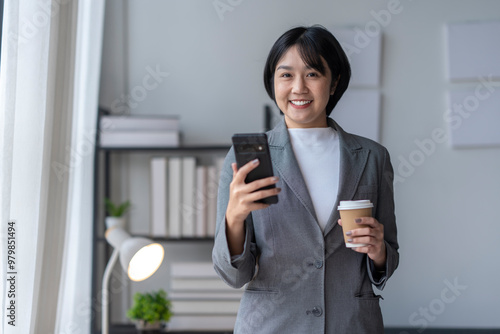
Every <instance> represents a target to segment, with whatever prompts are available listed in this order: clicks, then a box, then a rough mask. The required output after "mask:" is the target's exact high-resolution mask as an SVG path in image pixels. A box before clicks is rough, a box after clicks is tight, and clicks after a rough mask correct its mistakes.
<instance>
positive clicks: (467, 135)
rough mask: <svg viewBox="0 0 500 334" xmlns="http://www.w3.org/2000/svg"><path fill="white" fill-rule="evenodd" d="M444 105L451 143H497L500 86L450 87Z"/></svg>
mask: <svg viewBox="0 0 500 334" xmlns="http://www.w3.org/2000/svg"><path fill="white" fill-rule="evenodd" d="M479 92H480V93H481V94H479ZM448 108H449V109H448V112H447V113H446V117H445V120H446V122H447V124H448V128H449V133H450V138H451V146H452V147H454V148H462V147H488V146H500V90H493V91H489V90H487V89H486V88H485V87H483V89H482V90H480V89H478V88H476V89H470V90H461V91H451V92H449V93H448Z"/></svg>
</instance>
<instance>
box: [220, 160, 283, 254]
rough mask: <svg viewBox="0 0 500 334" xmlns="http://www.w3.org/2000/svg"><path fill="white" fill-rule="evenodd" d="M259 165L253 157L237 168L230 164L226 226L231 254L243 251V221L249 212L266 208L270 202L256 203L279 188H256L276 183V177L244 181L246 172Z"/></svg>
mask: <svg viewBox="0 0 500 334" xmlns="http://www.w3.org/2000/svg"><path fill="white" fill-rule="evenodd" d="M258 165H259V160H258V159H255V160H253V161H250V162H249V163H247V164H246V165H244V166H242V167H241V168H240V169H237V167H236V163H233V164H232V165H231V167H232V169H233V180H232V181H231V184H230V185H229V202H228V204H227V209H226V226H227V237H228V242H229V248H230V250H231V254H232V255H236V254H240V253H241V252H242V251H243V242H244V239H245V231H244V228H243V227H244V226H243V223H244V221H245V219H246V218H247V216H248V215H249V214H250V212H252V211H254V210H260V209H264V208H267V207H268V206H269V205H270V204H265V203H257V202H256V201H258V200H261V199H263V198H266V197H269V196H273V195H277V194H278V193H279V192H280V191H281V189H280V188H271V189H263V190H258V189H260V188H263V187H267V186H270V185H272V184H276V182H278V177H276V176H271V177H267V178H264V179H260V180H256V181H253V182H250V183H248V184H247V183H245V178H246V177H247V175H248V173H250V171H252V170H253V169H255V168H256V167H257V166H258Z"/></svg>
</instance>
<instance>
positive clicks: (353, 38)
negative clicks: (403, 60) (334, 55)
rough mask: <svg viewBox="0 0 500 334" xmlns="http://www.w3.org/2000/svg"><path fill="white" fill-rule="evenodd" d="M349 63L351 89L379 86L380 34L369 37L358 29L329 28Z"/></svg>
mask: <svg viewBox="0 0 500 334" xmlns="http://www.w3.org/2000/svg"><path fill="white" fill-rule="evenodd" d="M330 31H331V32H332V33H333V34H334V35H335V37H336V38H337V40H338V41H339V43H340V45H342V48H343V49H344V52H345V53H346V54H347V57H348V58H349V62H350V63H351V72H352V73H351V81H350V83H349V86H352V87H376V86H378V85H379V84H380V64H381V55H382V33H379V34H376V35H371V36H369V35H368V34H367V33H366V32H364V31H362V30H360V29H347V28H330Z"/></svg>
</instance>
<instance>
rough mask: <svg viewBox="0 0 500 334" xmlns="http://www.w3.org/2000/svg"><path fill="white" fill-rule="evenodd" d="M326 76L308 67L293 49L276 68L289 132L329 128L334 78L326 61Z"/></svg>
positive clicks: (277, 90)
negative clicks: (327, 117) (327, 111)
mask: <svg viewBox="0 0 500 334" xmlns="http://www.w3.org/2000/svg"><path fill="white" fill-rule="evenodd" d="M322 61H323V65H324V68H325V73H324V74H322V73H321V72H319V71H318V70H316V69H314V68H311V67H310V66H309V65H307V64H306V63H304V61H303V60H302V58H301V56H300V52H299V50H298V49H297V46H292V47H290V49H289V50H288V51H287V52H286V53H285V54H284V55H283V57H282V58H281V59H280V60H279V61H278V63H277V65H276V71H275V72H274V94H275V95H274V96H275V99H276V103H277V104H278V107H279V108H280V110H281V111H282V112H283V113H284V114H285V122H286V125H287V127H288V128H317V127H326V126H327V122H326V105H327V103H328V100H329V98H330V95H331V94H333V93H334V91H335V87H332V85H331V82H332V75H331V72H330V69H329V68H328V65H327V64H326V62H325V61H324V59H322Z"/></svg>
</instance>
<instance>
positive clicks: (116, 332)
mask: <svg viewBox="0 0 500 334" xmlns="http://www.w3.org/2000/svg"><path fill="white" fill-rule="evenodd" d="M94 333H95V334H100V333H101V332H100V331H95V332H94ZM109 333H110V334H129V333H130V334H137V333H138V331H137V329H136V328H135V326H134V325H125V324H123V325H122V324H115V325H110V327H109ZM160 333H170V334H232V333H233V332H232V331H181V332H176V331H167V332H160Z"/></svg>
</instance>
